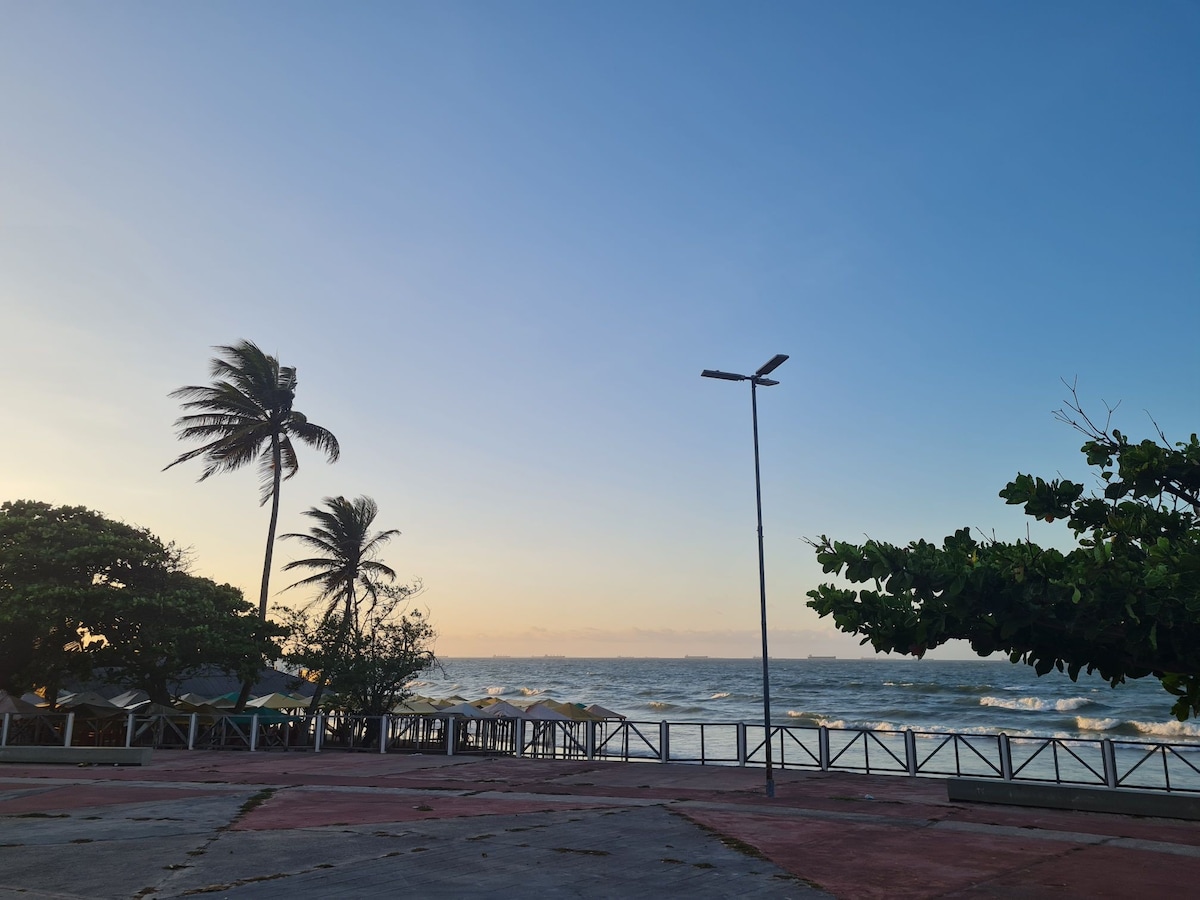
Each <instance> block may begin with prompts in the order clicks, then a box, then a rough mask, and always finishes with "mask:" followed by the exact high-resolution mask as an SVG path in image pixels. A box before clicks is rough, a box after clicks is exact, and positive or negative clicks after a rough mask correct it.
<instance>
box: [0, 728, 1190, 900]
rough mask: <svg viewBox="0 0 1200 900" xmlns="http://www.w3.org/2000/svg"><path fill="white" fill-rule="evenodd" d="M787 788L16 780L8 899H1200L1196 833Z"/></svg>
mask: <svg viewBox="0 0 1200 900" xmlns="http://www.w3.org/2000/svg"><path fill="white" fill-rule="evenodd" d="M777 789H778V793H777V797H776V798H775V799H774V800H768V799H767V798H766V797H765V796H763V792H762V771H761V770H754V769H745V770H742V769H737V768H733V767H729V768H723V767H700V766H686V765H670V766H663V765H661V764H657V763H651V764H620V763H608V762H603V763H601V762H586V761H573V762H556V761H540V760H488V759H478V758H475V759H462V758H455V759H453V760H451V761H447V760H446V758H444V757H420V756H416V755H410V756H405V755H401V754H387V755H383V756H381V755H379V754H355V753H341V754H335V753H327V754H320V755H316V754H311V753H310V754H296V753H282V752H281V753H256V754H249V753H244V752H243V753H231V752H224V753H221V752H212V751H196V752H187V751H178V752H169V751H161V752H160V753H159V754H157V755H156V757H155V760H154V761H153V762H152V763H151V764H150V765H149V766H146V767H144V768H141V769H126V768H113V767H87V768H77V767H73V766H30V767H27V768H23V767H19V766H14V767H9V768H5V769H4V770H3V772H2V773H0V845H6V846H0V897H2V898H5V900H7V897H8V896H9V895H12V896H16V894H15V893H14V892H21V893H20V896H22V897H24V898H26V900H28V898H30V897H52V896H72V897H73V896H88V897H101V898H103V897H132V896H134V895H136V894H139V893H143V892H152V893H153V894H154V895H155V896H163V897H175V896H182V895H184V894H185V893H188V892H190V891H205V892H209V893H212V894H213V895H214V896H232V897H252V898H258V897H265V898H270V897H283V896H284V895H285V894H286V895H288V900H294V897H296V896H365V897H371V896H384V895H388V896H391V895H393V894H395V893H396V892H397V891H407V892H408V893H409V894H411V895H414V896H421V897H461V896H464V895H466V894H473V893H478V892H480V891H503V892H505V893H511V892H512V891H513V890H514V888H515V886H519V887H520V889H521V890H522V891H524V890H526V889H528V890H535V891H541V892H542V893H543V894H545V895H547V896H551V897H558V896H582V897H609V896H623V897H624V896H628V897H634V898H637V897H647V898H648V897H654V898H655V900H662V898H663V897H666V896H676V895H682V894H685V893H686V894H688V895H692V896H698V897H727V896H738V895H743V894H744V895H746V896H749V897H755V896H761V897H803V896H814V895H815V896H821V894H819V893H816V894H814V891H816V888H813V887H809V886H808V884H809V883H812V884H815V885H817V886H819V887H820V888H822V889H824V890H825V891H828V892H829V893H831V894H833V895H835V896H839V897H877V896H878V897H882V896H888V897H926V896H962V897H989V896H1001V895H1003V896H1006V897H1011V896H1021V897H1042V896H1049V895H1050V894H1052V893H1053V894H1054V895H1055V896H1057V897H1061V896H1087V895H1090V896H1097V897H1105V896H1113V895H1114V893H1120V894H1134V893H1135V892H1136V893H1137V894H1140V895H1143V896H1155V895H1157V894H1159V893H1160V891H1159V888H1162V893H1163V894H1164V895H1167V894H1166V891H1167V887H1168V884H1170V885H1173V886H1175V889H1174V890H1173V891H1172V892H1171V894H1170V895H1174V894H1177V893H1178V885H1181V884H1190V883H1193V882H1198V881H1200V824H1197V823H1194V822H1187V821H1180V820H1166V819H1157V818H1145V817H1133V816H1121V815H1111V814H1104V813H1091V812H1077V811H1068V810H1044V809H1027V808H1021V807H1005V806H992V805H982V804H974V803H962V802H957V801H951V800H950V799H949V798H948V797H947V796H946V793H945V786H944V784H943V783H942V782H941V781H937V780H933V779H914V778H906V777H886V776H884V777H880V776H874V777H871V776H857V775H844V774H831V773H812V772H795V771H786V772H780V773H777ZM421 807H427V808H421ZM135 848H136V854H137V857H136V861H135V862H128V860H130V859H131V858H133V855H134V852H135ZM76 854H80V855H78V856H77V855H76ZM68 857H69V858H71V859H73V860H74V859H79V860H81V861H82V860H86V864H87V868H86V869H83V870H79V869H75V868H74V867H72V868H70V869H68V868H66V867H64V866H63V865H62V864H61V860H62V859H64V858H68ZM1081 861H1083V862H1081ZM79 871H86V872H87V873H88V883H87V885H86V886H84V885H81V884H79V883H78V881H77V876H78V874H79ZM1151 873H1153V877H1151ZM1160 873H1169V875H1170V878H1169V880H1168V879H1167V877H1166V875H1165V874H1161V876H1160ZM1160 882H1161V884H1160Z"/></svg>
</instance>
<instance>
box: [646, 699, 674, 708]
mask: <svg viewBox="0 0 1200 900" xmlns="http://www.w3.org/2000/svg"><path fill="white" fill-rule="evenodd" d="M646 705H647V706H648V707H650V708H651V709H674V708H675V704H674V703H667V702H666V701H664V700H651V701H650V702H649V703H647V704H646Z"/></svg>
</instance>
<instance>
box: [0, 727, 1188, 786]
mask: <svg viewBox="0 0 1200 900" xmlns="http://www.w3.org/2000/svg"><path fill="white" fill-rule="evenodd" d="M768 740H769V741H770V742H771V751H772V757H773V762H774V765H775V766H777V767H778V768H781V769H812V770H817V771H822V772H857V773H862V774H868V775H909V776H929V777H951V778H953V777H973V778H994V779H998V780H1003V781H1021V782H1040V783H1048V784H1066V785H1086V786H1095V787H1108V788H1132V789H1138V790H1151V791H1171V792H1187V793H1200V743H1190V744H1189V743H1170V742H1150V741H1135V740H1119V739H1111V738H1078V737H1025V736H1021V737H1010V736H1009V735H1007V734H962V733H954V732H932V731H915V730H904V731H875V730H868V729H858V728H829V727H825V726H793V725H778V726H774V725H773V726H772V727H771V728H770V731H769V733H767V732H765V731H764V729H763V727H762V726H761V725H757V726H756V725H747V724H746V723H744V722H715V723H714V722H665V721H663V722H639V721H630V720H604V721H583V722H580V721H569V720H568V721H558V720H554V721H541V720H529V719H513V718H496V719H470V718H463V717H458V716H420V715H392V716H352V715H345V714H342V713H335V712H329V713H316V714H313V715H298V716H282V715H279V714H278V713H272V714H270V715H259V714H247V713H243V714H238V715H204V714H198V713H191V714H189V713H180V714H178V715H152V716H140V715H138V714H136V713H129V714H128V715H116V716H81V715H80V716H77V715H76V714H75V713H71V712H41V713H31V714H23V713H4V714H3V716H2V717H0V747H6V746H37V745H41V746H68V747H71V746H74V747H156V748H160V749H187V750H193V749H221V750H247V751H262V750H308V751H313V752H328V751H333V750H337V751H360V752H375V753H388V752H405V751H410V752H412V751H417V752H424V753H431V752H432V753H445V754H447V755H458V754H489V755H498V756H513V757H524V758H531V759H575V760H607V761H621V762H661V763H667V762H670V763H690V764H699V765H726V766H759V765H764V764H765V761H766V742H767V741H768Z"/></svg>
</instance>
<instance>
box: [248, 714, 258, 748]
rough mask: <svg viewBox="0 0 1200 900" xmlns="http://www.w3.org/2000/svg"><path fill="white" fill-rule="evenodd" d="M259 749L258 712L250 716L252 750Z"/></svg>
mask: <svg viewBox="0 0 1200 900" xmlns="http://www.w3.org/2000/svg"><path fill="white" fill-rule="evenodd" d="M257 749H258V713H255V714H254V715H252V716H251V717H250V752H251V753H253V752H254V751H255V750H257Z"/></svg>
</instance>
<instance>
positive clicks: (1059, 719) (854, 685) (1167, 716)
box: [410, 657, 1200, 744]
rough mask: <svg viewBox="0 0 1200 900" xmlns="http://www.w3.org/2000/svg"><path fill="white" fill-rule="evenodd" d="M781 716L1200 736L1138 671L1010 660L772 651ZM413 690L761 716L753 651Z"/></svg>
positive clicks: (689, 716) (504, 670)
mask: <svg viewBox="0 0 1200 900" xmlns="http://www.w3.org/2000/svg"><path fill="white" fill-rule="evenodd" d="M770 673H771V714H772V715H771V719H772V722H773V724H776V725H801V726H804V725H807V726H816V725H826V726H829V727H833V728H871V729H895V730H902V729H906V728H911V729H913V730H914V731H932V732H957V733H960V734H994V733H999V732H1003V733H1005V734H1008V735H1009V736H1010V737H1022V736H1044V737H1082V738H1092V739H1095V738H1102V737H1110V738H1114V739H1122V740H1128V739H1135V740H1136V739H1140V740H1146V741H1168V742H1172V743H1196V744H1200V722H1197V721H1188V722H1179V721H1176V720H1175V719H1174V718H1173V717H1172V716H1171V713H1170V709H1171V704H1172V702H1173V699H1174V698H1172V697H1171V695H1170V694H1168V693H1167V692H1166V691H1165V690H1163V688H1162V687H1161V686H1160V685H1159V684H1158V682H1157V681H1155V680H1153V679H1150V678H1145V679H1141V680H1140V681H1135V682H1130V683H1128V684H1124V685H1120V686H1118V687H1116V688H1112V687H1110V686H1109V685H1108V684H1107V683H1106V682H1105V681H1103V680H1102V679H1100V678H1099V677H1096V676H1085V675H1080V677H1079V680H1078V681H1077V682H1073V681H1071V680H1070V679H1069V678H1068V677H1067V676H1066V675H1063V674H1060V673H1058V672H1053V673H1051V674H1050V675H1047V676H1044V677H1042V678H1038V677H1037V676H1036V675H1035V674H1034V671H1033V669H1032V668H1031V667H1029V666H1024V665H1013V664H1012V663H1010V662H1007V661H993V660H964V661H932V660H914V659H887V658H880V659H861V660H852V659H845V660H843V659H771V660H770ZM410 689H411V690H412V691H414V692H415V693H417V694H421V695H425V696H429V697H447V696H451V695H458V696H461V697H464V698H466V699H467V700H475V699H477V698H480V697H500V698H502V699H505V700H510V701H531V700H536V699H539V698H550V699H554V700H559V701H566V702H575V703H583V704H592V703H599V704H600V705H601V706H604V707H607V708H608V709H611V710H613V711H615V712H618V713H621V714H622V715H624V716H626V717H627V718H629V719H631V720H633V721H637V722H658V721H661V720H664V719H665V720H667V721H670V722H705V723H718V722H739V721H744V722H747V723H750V724H754V723H758V724H761V723H762V716H763V708H762V661H761V660H758V659H715V658H703V657H702V658H696V657H688V658H685V659H634V658H618V659H564V658H561V657H538V658H516V657H493V658H486V659H445V660H442V670H441V671H438V670H434V671H432V672H427V673H424V674H423V675H422V677H420V678H418V679H417V680H415V681H414V682H413V683H412V684H411V686H410Z"/></svg>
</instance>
